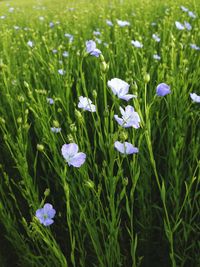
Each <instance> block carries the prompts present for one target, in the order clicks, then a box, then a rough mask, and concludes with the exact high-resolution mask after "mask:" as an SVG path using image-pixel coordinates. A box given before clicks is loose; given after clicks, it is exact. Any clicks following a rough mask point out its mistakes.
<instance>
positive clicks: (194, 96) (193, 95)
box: [190, 93, 200, 103]
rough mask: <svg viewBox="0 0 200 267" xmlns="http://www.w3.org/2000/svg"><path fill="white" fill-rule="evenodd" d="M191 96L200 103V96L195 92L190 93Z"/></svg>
mask: <svg viewBox="0 0 200 267" xmlns="http://www.w3.org/2000/svg"><path fill="white" fill-rule="evenodd" d="M190 97H191V99H192V100H193V102H196V103H200V96H198V95H197V94H195V93H190Z"/></svg>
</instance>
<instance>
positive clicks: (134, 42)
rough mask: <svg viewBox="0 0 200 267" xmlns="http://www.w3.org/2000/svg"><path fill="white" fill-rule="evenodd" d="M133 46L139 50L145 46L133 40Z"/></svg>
mask: <svg viewBox="0 0 200 267" xmlns="http://www.w3.org/2000/svg"><path fill="white" fill-rule="evenodd" d="M131 44H132V45H133V46H135V47H137V48H142V47H143V44H142V43H140V42H139V41H137V40H136V41H134V40H132V41H131Z"/></svg>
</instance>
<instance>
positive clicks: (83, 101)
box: [78, 96, 96, 112]
mask: <svg viewBox="0 0 200 267" xmlns="http://www.w3.org/2000/svg"><path fill="white" fill-rule="evenodd" d="M78 108H82V109H84V110H87V111H90V112H95V111H96V107H95V105H94V104H92V101H91V100H90V99H89V98H88V97H83V96H80V97H79V103H78Z"/></svg>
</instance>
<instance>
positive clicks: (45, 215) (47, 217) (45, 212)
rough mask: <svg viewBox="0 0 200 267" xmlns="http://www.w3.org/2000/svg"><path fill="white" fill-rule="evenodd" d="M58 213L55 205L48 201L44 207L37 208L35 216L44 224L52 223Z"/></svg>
mask: <svg viewBox="0 0 200 267" xmlns="http://www.w3.org/2000/svg"><path fill="white" fill-rule="evenodd" d="M55 214H56V211H55V210H54V208H53V206H52V205H51V204H49V203H46V204H45V205H44V207H43V208H41V209H38V210H36V213H35V216H36V217H37V218H38V220H39V221H40V223H41V224H43V225H44V226H49V225H51V224H52V223H53V222H54V221H53V218H54V216H55Z"/></svg>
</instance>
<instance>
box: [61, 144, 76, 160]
mask: <svg viewBox="0 0 200 267" xmlns="http://www.w3.org/2000/svg"><path fill="white" fill-rule="evenodd" d="M61 152H62V155H63V157H64V158H65V159H66V160H68V158H69V157H72V156H74V155H75V154H76V153H77V152H78V145H77V144H75V143H70V144H64V145H63V146H62V148H61Z"/></svg>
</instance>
